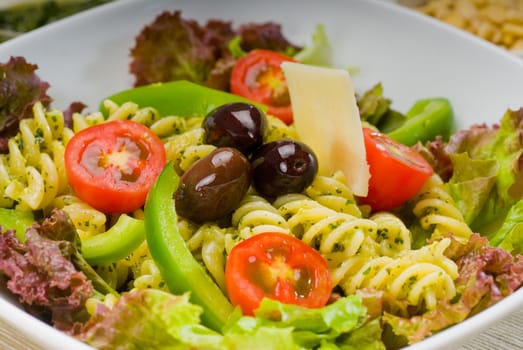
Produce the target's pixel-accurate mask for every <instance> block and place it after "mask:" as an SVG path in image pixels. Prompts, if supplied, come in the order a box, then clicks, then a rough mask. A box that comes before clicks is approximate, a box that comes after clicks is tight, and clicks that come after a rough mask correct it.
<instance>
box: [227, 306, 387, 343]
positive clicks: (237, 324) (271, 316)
mask: <svg viewBox="0 0 523 350" xmlns="http://www.w3.org/2000/svg"><path fill="white" fill-rule="evenodd" d="M365 321H366V308H365V307H364V306H363V304H362V301H361V298H359V297H357V296H348V297H344V298H341V299H339V300H337V301H336V302H334V303H332V304H329V305H327V306H325V307H322V308H318V309H309V308H304V307H300V306H297V305H289V304H282V303H279V302H277V301H274V300H271V299H264V300H263V301H262V303H261V305H260V307H259V308H258V309H257V310H256V311H255V317H246V316H243V317H241V316H240V317H237V318H236V319H233V320H232V321H231V322H230V323H229V324H228V325H227V327H226V328H225V330H224V331H225V335H226V337H228V338H230V339H232V338H236V337H237V336H239V337H240V338H243V337H244V336H245V335H246V334H250V335H251V336H256V337H258V336H259V332H260V331H261V330H264V331H263V332H265V329H273V330H276V329H283V330H287V329H291V330H292V332H291V333H290V336H292V339H293V341H294V342H295V343H296V344H297V345H298V346H299V347H300V348H307V349H310V348H315V347H318V346H320V345H321V346H322V347H325V346H327V344H329V346H330V347H332V348H338V345H337V344H338V343H340V344H339V345H340V346H342V344H345V345H346V346H349V345H351V344H352V345H357V343H358V344H363V343H372V344H375V343H376V342H377V343H378V344H381V340H380V336H379V334H381V328H380V329H379V331H378V330H374V332H373V334H374V335H375V336H376V338H373V340H369V339H367V338H365V337H362V336H361V334H360V333H357V334H353V333H352V332H354V331H356V330H357V329H360V328H361V327H362V326H364V324H365ZM369 327H370V326H369ZM280 332H281V331H279V332H278V333H280ZM377 333H379V334H377ZM279 336H280V337H281V336H282V334H281V333H280V334H279ZM235 341H236V340H235ZM262 344H263V343H262ZM330 347H329V348H330ZM276 348H278V349H280V348H281V349H282V348H286V347H281V346H280V347H276ZM376 348H379V347H376Z"/></svg>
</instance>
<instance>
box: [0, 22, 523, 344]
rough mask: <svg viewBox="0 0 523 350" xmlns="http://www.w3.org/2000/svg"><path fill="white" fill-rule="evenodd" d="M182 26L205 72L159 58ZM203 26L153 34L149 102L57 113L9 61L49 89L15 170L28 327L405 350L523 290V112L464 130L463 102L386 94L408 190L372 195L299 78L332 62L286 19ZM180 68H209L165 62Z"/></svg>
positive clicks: (18, 262) (18, 287) (10, 253)
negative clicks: (348, 167)
mask: <svg viewBox="0 0 523 350" xmlns="http://www.w3.org/2000/svg"><path fill="white" fill-rule="evenodd" d="M166 23H170V24H169V26H172V27H174V28H175V29H173V30H180V29H179V27H181V28H182V32H181V33H179V35H180V36H183V35H185V37H186V38H190V40H189V41H190V47H191V50H201V52H200V53H201V54H200V55H198V58H202V57H204V58H205V59H204V61H205V64H203V63H202V62H201V61H198V62H195V61H190V60H188V58H187V56H184V55H183V54H182V53H180V50H175V53H174V54H173V53H172V52H156V53H155V54H154V55H152V54H151V47H152V46H154V45H153V44H154V43H155V40H157V39H158V35H159V33H158V32H156V31H157V30H158V28H162V30H165V26H164V25H165V24H166ZM188 23H189V22H188V21H187V20H185V19H183V18H182V17H181V14H180V13H179V12H174V13H163V14H161V15H159V17H158V18H157V19H156V20H155V21H154V22H153V23H151V24H150V25H149V26H147V27H145V28H144V30H143V31H142V32H141V33H140V35H139V36H138V38H137V42H136V46H135V47H134V48H133V50H132V51H133V54H134V56H133V61H132V63H131V71H132V72H133V73H134V74H135V75H136V77H137V81H136V85H137V87H136V88H134V89H131V90H128V91H123V92H121V93H117V94H115V95H114V96H111V97H109V98H108V99H107V100H105V101H103V104H102V107H101V109H100V111H96V112H91V113H85V112H83V108H82V106H81V105H72V106H71V108H70V109H69V110H67V111H58V110H54V109H52V108H51V107H50V104H49V96H47V94H46V91H47V84H46V83H45V82H42V81H40V79H39V78H38V77H37V76H36V75H35V72H34V70H35V68H36V67H35V66H32V65H31V64H29V63H27V62H25V60H24V59H23V58H20V57H13V58H12V59H11V60H10V61H9V62H7V63H4V64H3V65H2V70H3V71H4V76H6V77H8V78H6V80H4V83H7V84H9V83H10V84H15V83H17V82H19V81H20V80H17V79H19V78H18V77H19V76H20V75H22V76H23V77H24V79H26V80H25V81H26V82H27V81H31V82H33V83H34V82H36V84H33V85H32V86H29V84H26V85H25V86H26V87H27V88H28V91H31V92H32V95H31V96H30V97H31V98H27V99H26V100H24V101H22V102H23V103H19V104H18V105H22V106H24V107H25V106H28V107H26V108H21V109H19V110H17V109H16V108H13V110H12V111H11V112H12V113H11V114H9V118H10V120H12V121H11V122H10V123H8V125H7V126H8V127H7V126H6V127H5V129H6V130H9V132H6V133H4V134H3V135H2V136H4V137H5V144H3V145H2V147H4V148H5V152H4V153H3V154H1V155H0V191H2V196H1V198H0V201H1V202H0V203H1V207H2V208H1V211H0V222H2V231H3V234H2V235H1V236H0V270H1V271H2V273H3V274H4V275H5V276H6V278H7V280H8V282H7V287H8V288H9V290H10V291H11V292H13V293H14V294H16V295H18V296H19V298H20V302H21V303H22V304H23V305H24V306H25V307H26V308H27V310H28V311H30V312H32V313H34V314H35V315H38V316H39V317H40V318H42V319H43V320H46V321H47V322H49V323H51V324H53V325H54V326H55V327H56V328H58V329H61V330H63V331H64V332H67V333H68V334H70V335H72V336H75V337H77V338H78V339H80V340H82V341H84V342H86V343H88V344H90V345H92V346H94V347H96V348H100V349H110V348H126V347H129V348H176V347H180V348H211V349H214V348H216V349H229V348H243V347H247V348H252V347H263V348H289V349H293V348H296V349H301V348H315V349H319V348H325V349H326V348H329V349H330V348H354V347H356V346H358V347H361V346H363V347H366V348H369V349H370V348H373V349H374V348H376V349H394V348H399V347H402V346H405V345H408V344H412V343H416V342H418V341H421V340H423V339H424V338H426V337H428V336H430V335H431V334H433V333H436V332H438V331H440V330H443V329H445V328H447V327H450V326H452V325H454V324H456V323H459V322H461V321H462V320H464V319H466V318H468V317H470V316H471V315H474V314H476V313H478V312H480V311H481V310H484V309H485V308H487V307H488V306H490V305H492V304H494V303H496V302H497V301H499V300H500V299H502V298H504V297H506V296H507V295H509V294H511V293H512V292H513V291H515V290H516V289H518V288H519V287H520V285H521V283H522V281H523V259H522V256H521V255H520V254H519V253H520V250H521V248H520V245H521V243H520V240H519V239H518V225H517V223H518V222H519V215H520V214H519V206H520V205H521V204H519V203H520V201H519V197H520V194H519V192H520V191H519V190H518V183H519V182H518V176H519V170H518V169H519V168H517V167H515V166H512V165H516V164H518V160H519V156H520V149H521V147H518V146H519V144H518V142H520V139H519V137H518V133H519V129H520V124H521V116H522V113H521V111H510V110H509V111H507V112H506V114H505V115H504V116H503V117H502V119H501V121H500V124H499V125H496V126H492V127H491V126H486V125H476V126H473V127H471V128H470V129H467V130H462V131H459V132H458V133H455V134H453V135H451V130H452V108H451V106H450V104H449V102H448V101H446V100H445V99H441V98H424V99H422V100H419V101H418V102H417V103H416V104H415V105H414V106H413V107H412V109H410V110H409V111H406V112H404V113H402V112H399V111H395V110H393V109H391V107H390V101H389V100H388V99H387V98H385V97H384V96H383V88H382V86H381V85H380V84H377V85H376V86H374V87H373V88H372V89H370V90H369V91H367V92H365V93H364V94H362V95H360V96H357V107H358V115H359V117H360V118H361V122H362V123H363V126H364V129H363V130H364V131H363V132H362V133H363V135H362V137H364V139H365V149H366V152H367V156H368V157H367V161H368V163H369V165H370V172H371V179H372V178H373V177H374V179H376V178H380V173H379V172H380V171H382V172H384V173H385V176H384V177H381V179H386V181H385V180H381V181H377V182H376V181H375V182H372V180H371V181H370V182H369V193H368V194H366V195H361V194H358V195H356V194H355V193H354V190H353V189H352V188H351V186H350V183H349V181H348V179H347V176H346V174H345V173H344V172H343V171H334V172H330V173H324V172H320V171H318V170H319V168H321V164H322V161H323V159H322V158H321V157H318V156H317V155H316V154H315V151H314V149H311V148H310V147H309V146H308V145H307V144H306V142H305V140H301V139H300V135H299V134H298V132H297V130H296V128H295V125H294V120H295V118H299V116H296V115H293V110H292V108H290V106H291V101H290V98H289V96H288V91H286V82H285V77H284V76H283V75H282V73H281V71H279V70H278V68H279V66H280V63H281V62H282V61H286V62H287V61H289V62H299V63H300V64H302V63H306V64H310V65H314V64H325V63H326V62H325V59H326V58H325V56H321V60H320V61H321V62H320V61H318V55H314V54H313V53H314V52H313V51H314V49H311V48H301V47H299V46H297V45H294V44H292V43H290V42H288V41H287V40H286V39H285V38H283V36H282V35H281V33H280V31H279V27H278V26H276V27H275V25H274V24H250V25H246V26H244V27H242V28H240V29H239V30H234V29H233V28H230V27H229V25H227V24H226V23H221V22H219V21H217V22H212V25H210V24H207V26H205V27H201V28H198V29H195V26H196V24H194V23H192V24H191V25H188ZM160 24H162V25H160ZM216 28H220V30H217V29H216ZM192 30H194V31H195V32H196V33H201V32H202V31H203V32H206V33H207V36H205V35H202V36H200V37H198V36H195V35H194V33H193V32H191V31H192ZM152 32H155V34H154V35H153V34H152ZM268 32H270V33H272V35H273V36H269V39H267V36H266V34H267V33H268ZM160 33H161V34H162V35H165V36H166V37H168V36H169V35H171V34H169V32H166V33H163V32H160ZM218 34H221V35H223V38H222V39H223V41H221V40H218V39H217V37H218ZM210 36H212V38H213V40H210V41H208V42H207V41H206V40H208V38H209V37H210ZM205 38H207V39H205ZM260 38H264V39H265V40H266V41H261V39H260ZM318 38H320V39H318ZM316 39H317V41H316V42H315V46H316V47H318V48H319V49H320V50H322V49H324V47H325V46H324V45H323V44H322V40H325V39H326V38H325V37H324V33H323V32H322V29H321V27H319V28H318V33H317V35H316ZM259 40H260V41H259ZM212 43H214V44H216V43H219V44H218V45H217V47H218V48H219V52H220V53H219V54H217V53H216V50H214V51H212V52H213V53H212V54H211V53H209V52H207V51H206V49H205V48H208V47H209V45H211V44H212ZM224 43H227V45H224ZM158 47H160V50H163V47H161V46H158ZM144 52H147V53H148V55H144ZM202 52H203V53H202ZM204 53H205V54H204ZM162 55H165V57H171V55H174V56H175V58H176V59H175V60H174V62H175V63H176V64H180V66H183V65H184V64H185V63H187V62H189V63H191V64H194V67H197V69H195V70H194V72H197V73H198V74H197V75H194V74H187V71H184V70H177V69H171V70H167V69H166V68H165V67H161V66H159V65H157V64H154V65H153V64H152V63H151V62H148V61H147V59H148V58H150V57H152V56H155V57H159V56H162ZM171 58H172V57H171ZM327 59H328V58H327ZM166 61H168V62H170V63H169V64H172V62H173V61H172V60H166ZM260 62H262V63H260ZM253 67H254V68H253ZM220 68H221V69H220ZM165 72H167V73H169V74H171V73H172V72H175V73H176V74H175V75H174V76H170V75H168V76H165V75H164V73H165ZM180 72H181V73H180ZM224 77H225V78H224ZM249 77H250V78H249ZM253 77H254V78H253ZM148 79H150V80H148ZM249 79H250V80H249ZM173 80H174V81H173ZM188 80H190V81H192V82H189V81H188ZM160 81H162V82H163V83H162V84H152V85H150V83H157V82H160ZM171 81H172V82H171ZM224 82H225V83H224ZM203 85H205V86H203ZM35 86H37V87H35ZM29 87H31V88H32V90H31V89H30V88H29ZM220 90H225V91H226V92H224V91H220ZM12 98H14V97H12ZM16 98H20V96H19V95H18V96H17V97H16ZM173 99H175V102H176V103H172V102H171V103H167V102H166V101H168V100H173ZM24 103H25V105H24ZM13 105H14V103H13ZM23 113H25V115H24V117H22V114H23ZM427 123H429V124H427ZM420 125H425V126H426V125H430V127H425V128H424V129H422V128H420ZM246 129H247V130H248V132H246V131H245V130H246ZM413 135H414V136H413ZM413 137H414V138H413ZM370 156H372V157H375V158H376V159H377V161H376V162H374V163H373V159H372V158H370ZM391 159H392V160H391ZM372 164H386V165H387V166H386V167H385V168H384V169H378V168H376V167H374V166H373V165H372ZM396 175H398V176H399V175H401V177H400V180H398V181H401V182H400V184H401V185H402V186H401V190H399V187H398V186H394V185H391V184H390V183H386V182H388V181H390V182H391V183H392V179H393V178H394V176H396ZM400 194H401V195H400ZM389 199H391V200H389ZM392 199H394V200H392ZM137 320H139V321H137Z"/></svg>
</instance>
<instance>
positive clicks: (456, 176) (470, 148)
mask: <svg viewBox="0 0 523 350" xmlns="http://www.w3.org/2000/svg"><path fill="white" fill-rule="evenodd" d="M522 133H523V109H520V110H516V111H513V110H507V112H506V113H505V114H504V115H503V117H502V119H501V122H500V124H499V126H497V125H496V126H494V127H492V128H488V127H486V126H475V127H472V128H470V129H469V130H463V131H461V132H459V133H457V134H456V135H454V136H453V137H452V138H451V140H450V141H449V144H448V145H447V146H446V150H447V151H448V153H449V155H450V158H451V160H452V166H453V175H452V177H451V178H450V180H449V182H448V185H447V186H448V189H449V192H450V193H451V195H452V197H453V199H454V201H455V202H456V203H457V205H458V207H459V208H460V210H461V211H462V213H463V215H464V217H465V221H466V222H467V223H468V224H469V225H470V226H471V228H472V230H473V231H475V232H479V233H481V234H482V235H484V236H487V237H489V238H491V237H493V236H494V235H495V234H496V232H497V231H498V229H499V228H500V227H501V225H502V224H503V220H504V218H505V216H506V215H507V213H508V211H509V210H510V208H511V207H512V205H514V204H515V203H516V202H518V201H519V200H520V199H521V198H522V197H523V173H522V172H521V165H520V158H521V157H522V155H523V137H522Z"/></svg>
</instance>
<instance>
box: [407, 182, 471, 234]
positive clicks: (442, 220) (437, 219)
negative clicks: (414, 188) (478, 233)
mask: <svg viewBox="0 0 523 350" xmlns="http://www.w3.org/2000/svg"><path fill="white" fill-rule="evenodd" d="M413 202H414V203H415V205H414V208H413V213H414V215H416V217H418V218H419V220H420V225H421V227H422V228H423V229H425V230H428V231H431V230H432V236H431V237H432V238H434V237H440V236H443V235H445V234H446V233H449V232H450V233H452V234H453V235H454V236H455V237H456V239H458V240H460V241H461V242H465V241H467V240H468V239H469V237H470V236H471V235H472V230H471V229H470V227H469V226H468V225H467V224H466V223H465V220H464V218H463V215H462V214H461V212H460V211H459V209H458V208H457V206H456V204H455V203H454V200H453V199H452V197H451V196H450V194H449V193H448V192H447V190H446V189H445V187H444V186H443V182H442V180H441V178H439V176H437V175H434V176H432V177H431V178H430V179H429V180H428V181H427V182H426V183H425V185H424V186H423V187H422V189H421V191H420V192H419V194H418V195H417V196H416V197H415V198H414V199H413Z"/></svg>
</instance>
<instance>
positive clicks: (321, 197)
mask: <svg viewBox="0 0 523 350" xmlns="http://www.w3.org/2000/svg"><path fill="white" fill-rule="evenodd" d="M305 193H306V194H307V195H308V196H309V197H311V198H312V199H314V200H315V201H317V202H318V203H320V204H323V205H324V206H326V207H327V208H331V209H333V210H335V211H337V212H339V213H346V214H350V215H353V216H356V217H361V216H362V213H361V210H360V208H359V207H358V205H357V203H356V200H355V198H354V194H353V193H352V191H351V189H350V188H349V186H348V185H347V181H346V179H345V175H343V172H341V171H337V172H336V173H334V174H333V175H332V176H324V175H318V176H316V177H315V179H314V181H313V182H312V184H311V185H310V186H309V187H308V188H306V189H305Z"/></svg>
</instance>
